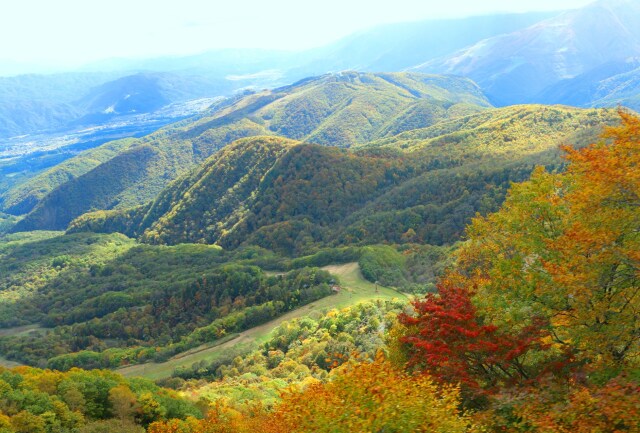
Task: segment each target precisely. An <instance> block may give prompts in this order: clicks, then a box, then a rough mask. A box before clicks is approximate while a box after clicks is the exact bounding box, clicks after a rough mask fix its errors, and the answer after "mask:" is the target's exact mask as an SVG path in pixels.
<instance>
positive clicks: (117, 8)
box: [0, 0, 591, 65]
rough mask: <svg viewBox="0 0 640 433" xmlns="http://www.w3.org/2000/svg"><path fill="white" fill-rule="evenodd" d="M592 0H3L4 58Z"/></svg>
mask: <svg viewBox="0 0 640 433" xmlns="http://www.w3.org/2000/svg"><path fill="white" fill-rule="evenodd" d="M590 2H591V0H388V1H380V0H313V1H305V0H226V1H218V0H176V1H167V0H0V38H1V40H2V43H0V62H1V61H11V62H16V61H17V62H26V63H47V64H59V65H68V64H80V63H83V62H88V61H92V60H96V59H101V58H108V57H134V56H145V57H150V56H157V55H164V54H191V53H196V52H202V51H205V50H208V49H213V48H226V47H228V48H237V47H246V48H249V47H250V48H281V49H300V48H309V47H313V46H319V45H323V44H325V43H328V42H331V41H333V40H336V39H338V38H340V37H342V36H345V35H347V34H349V33H352V32H354V31H356V30H360V29H363V28H367V27H371V26H374V25H376V24H380V23H389V22H401V21H415V20H420V19H429V18H445V17H446V18H450V17H463V16H469V15H478V14H485V13H491V12H497V11H501V12H502V11H531V10H559V9H570V8H574V7H579V6H581V5H584V4H587V3H590Z"/></svg>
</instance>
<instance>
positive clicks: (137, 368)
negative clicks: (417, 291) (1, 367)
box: [117, 263, 406, 379]
mask: <svg viewBox="0 0 640 433" xmlns="http://www.w3.org/2000/svg"><path fill="white" fill-rule="evenodd" d="M323 269H325V270H327V271H329V272H331V273H332V274H333V275H335V276H337V277H338V278H339V280H340V285H341V290H340V292H339V293H336V294H335V295H331V296H328V297H326V298H323V299H320V300H319V301H316V302H313V303H311V304H308V305H305V306H304V307H301V308H298V309H295V310H293V311H290V312H288V313H287V314H284V315H282V316H280V317H278V318H277V319H274V320H272V321H270V322H267V323H265V324H263V325H260V326H256V327H255V328H251V329H249V330H247V331H244V332H241V333H239V334H235V335H232V336H228V337H227V338H226V339H225V340H224V341H218V342H216V343H213V344H208V345H204V346H200V347H199V348H196V349H193V350H190V351H188V352H185V353H181V354H179V355H176V356H174V357H173V358H171V359H170V360H168V361H167V362H163V363H146V364H139V365H132V366H128V367H124V368H121V369H118V370H117V371H118V373H121V374H123V375H125V376H128V377H131V376H143V377H146V378H149V379H162V378H165V377H169V376H171V374H172V373H173V371H174V370H175V369H176V368H178V367H188V366H191V365H192V364H194V363H196V362H200V361H203V360H204V361H208V362H210V361H213V360H214V359H216V358H217V357H219V356H221V354H223V353H225V351H226V350H229V349H230V348H232V347H233V348H234V350H238V349H240V350H243V351H244V350H246V351H250V350H252V349H253V348H255V347H257V346H259V345H260V344H261V343H263V342H265V341H266V340H268V339H269V336H270V335H271V333H272V332H273V330H274V329H275V328H276V327H277V326H278V325H280V324H281V323H282V322H284V321H287V320H291V319H295V318H298V317H304V316H308V315H310V314H312V313H316V312H318V313H319V312H322V311H325V310H329V309H332V308H344V307H348V306H350V305H355V304H358V303H360V302H365V301H370V300H374V299H389V300H390V299H398V298H406V295H404V294H402V293H399V292H397V291H395V290H393V289H390V288H388V287H381V286H377V287H376V285H374V284H372V283H370V282H369V281H367V280H365V279H364V278H363V277H362V274H361V273H360V268H359V267H358V264H357V263H347V264H344V265H331V266H326V267H324V268H323Z"/></svg>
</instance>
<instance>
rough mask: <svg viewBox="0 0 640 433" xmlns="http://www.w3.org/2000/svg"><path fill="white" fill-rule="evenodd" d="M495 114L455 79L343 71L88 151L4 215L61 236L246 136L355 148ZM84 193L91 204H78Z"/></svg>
mask: <svg viewBox="0 0 640 433" xmlns="http://www.w3.org/2000/svg"><path fill="white" fill-rule="evenodd" d="M489 106H490V105H489V103H488V102H487V101H486V99H485V98H484V96H483V95H482V93H481V92H480V90H479V89H478V88H477V86H476V85H475V84H474V83H472V82H471V81H469V80H466V79H461V78H455V77H440V76H431V75H423V74H405V73H399V74H358V73H341V74H332V75H327V76H322V77H318V78H314V79H307V80H303V81H301V82H300V83H297V84H294V85H292V86H287V87H284V88H280V89H276V90H273V91H264V92H260V93H256V94H252V95H248V96H246V97H242V98H237V99H236V100H230V101H227V102H224V103H221V104H220V106H218V107H217V108H215V109H214V113H213V115H212V116H210V117H203V118H202V119H199V120H196V121H185V122H181V123H178V124H176V125H174V126H172V127H167V128H164V129H161V130H160V131H158V132H156V133H154V134H151V135H149V136H147V137H144V138H141V139H137V140H135V141H133V142H130V141H124V142H120V143H117V142H116V144H114V143H108V144H105V145H104V146H101V147H98V148H96V149H94V150H91V151H88V152H87V153H85V154H82V155H79V156H78V157H76V158H72V159H70V160H68V161H66V162H64V163H62V164H61V165H60V166H58V167H54V168H53V169H51V170H49V171H47V172H45V173H43V174H41V175H39V176H38V177H37V178H35V179H34V180H32V181H27V182H26V183H24V184H22V185H20V186H18V187H16V189H10V190H9V191H8V192H6V193H4V194H3V197H4V202H3V209H5V210H6V211H9V210H11V211H18V212H21V213H23V212H28V211H31V210H33V211H32V213H31V214H30V215H29V216H28V217H27V218H26V219H25V220H24V222H22V223H21V224H20V226H19V227H18V230H30V229H64V228H65V227H66V226H67V224H68V223H69V222H70V221H71V219H72V218H74V217H76V216H79V215H81V214H82V213H84V212H86V211H88V210H91V209H110V208H113V207H120V208H123V207H127V206H131V205H136V204H143V203H145V202H147V201H149V200H151V199H153V198H155V196H156V195H157V194H158V193H159V192H160V191H161V190H162V188H163V187H165V186H166V185H167V184H168V183H169V182H170V181H171V180H173V179H175V178H176V177H178V176H179V175H180V174H184V173H186V172H187V171H188V170H189V169H192V168H194V167H195V166H196V165H197V164H198V163H200V162H202V161H203V160H204V159H205V158H207V157H209V156H210V155H212V154H213V153H215V152H216V151H217V150H218V149H220V148H222V147H224V146H225V145H227V144H229V143H231V142H232V141H234V140H237V139H239V138H243V137H247V136H256V135H280V136H284V137H288V138H294V139H300V140H306V141H310V142H314V143H319V144H324V145H331V146H340V147H349V146H352V145H354V144H357V143H365V142H367V141H370V140H372V139H376V138H382V137H386V136H391V135H393V134H396V133H398V132H402V131H406V130H410V129H415V128H420V127H426V126H430V125H432V124H434V123H436V122H438V121H441V120H446V119H450V118H455V117H460V116H463V115H467V114H470V113H475V112H478V111H481V110H483V109H486V108H488V107H489ZM105 149H108V150H106V151H105ZM143 149H146V150H143ZM114 150H115V151H116V154H115V155H114V154H113V151H114ZM140 153H145V155H146V156H143V157H142V158H140V157H139V156H140ZM131 171H134V172H131ZM140 173H144V175H140ZM61 175H63V176H66V179H65V178H64V177H61ZM69 177H72V179H70V181H69V183H68V184H66V185H65V182H66V181H67V180H69ZM98 177H99V180H96V178H98ZM111 184H113V186H112V185H111ZM56 188H64V190H57V189H56ZM49 192H50V194H49V195H44V194H47V193H49ZM85 193H86V194H87V195H88V196H87V197H86V199H83V200H78V199H77V197H78V196H79V195H83V194H85ZM43 195H44V197H43ZM92 195H93V196H99V198H98V197H97V198H95V199H92Z"/></svg>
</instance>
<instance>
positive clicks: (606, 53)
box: [413, 0, 640, 106]
mask: <svg viewBox="0 0 640 433" xmlns="http://www.w3.org/2000/svg"><path fill="white" fill-rule="evenodd" d="M639 57H640V2H638V1H637V0H601V1H597V2H595V3H592V4H590V5H588V6H586V7H584V8H581V9H578V10H574V11H569V12H565V13H563V14H560V15H558V16H557V17H553V18H549V19H547V20H544V21H541V22H539V23H536V24H534V25H532V26H529V27H526V28H523V29H521V30H517V31H515V32H512V33H508V34H504V35H499V36H494V37H491V38H487V39H483V40H481V41H478V42H477V43H475V44H473V45H471V46H469V47H467V48H464V49H462V50H460V51H457V52H455V53H453V54H450V55H447V56H444V57H442V58H439V59H435V60H430V61H428V62H426V63H423V64H422V65H419V66H417V67H415V68H413V69H414V70H417V71H422V72H431V73H434V72H437V73H448V74H454V75H461V76H465V77H469V78H471V79H473V80H475V81H476V82H477V83H478V84H479V85H480V87H481V88H482V89H483V90H484V91H485V92H486V94H487V95H488V97H489V98H490V99H491V101H492V102H493V103H494V104H496V105H501V106H502V105H510V104H517V103H531V102H543V103H544V102H548V99H545V98H544V96H545V95H546V96H547V97H548V96H549V95H550V94H551V95H554V96H556V98H555V101H554V102H560V103H568V102H569V101H565V100H560V99H561V98H558V96H560V95H564V94H567V93H572V92H568V91H567V92H564V91H562V90H561V88H562V87H563V86H569V87H575V86H576V85H577V86H578V88H579V89H580V90H581V92H582V98H581V102H582V103H581V104H580V105H584V106H587V105H596V104H597V102H598V101H599V100H602V99H603V97H604V98H606V97H607V95H602V94H600V95H597V92H594V91H589V88H591V87H593V86H594V85H595V84H596V83H594V81H596V82H599V81H602V80H603V79H607V78H608V79H610V78H611V77H612V75H608V74H607V71H608V72H609V73H610V74H613V76H615V75H616V74H617V73H619V72H620V69H619V68H615V67H613V68H612V67H611V66H612V65H613V64H618V65H620V64H621V63H623V62H628V61H629V60H632V59H634V58H639ZM631 64H633V60H632V62H631ZM623 69H624V68H623ZM622 72H623V73H624V72H626V71H624V70H622ZM576 77H580V78H579V81H580V84H576V81H574V80H573V79H575V78H576ZM595 87H597V88H598V87H599V86H597V85H595ZM551 89H553V90H551ZM599 89H600V90H602V89H603V88H602V87H599ZM609 91H610V92H614V91H615V89H613V88H609ZM569 99H571V98H569ZM618 100H619V101H620V102H622V103H624V100H625V98H621V99H618Z"/></svg>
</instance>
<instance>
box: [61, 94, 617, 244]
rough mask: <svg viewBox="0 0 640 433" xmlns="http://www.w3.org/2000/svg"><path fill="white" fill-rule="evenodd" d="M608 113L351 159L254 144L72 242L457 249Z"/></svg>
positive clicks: (458, 128)
mask: <svg viewBox="0 0 640 433" xmlns="http://www.w3.org/2000/svg"><path fill="white" fill-rule="evenodd" d="M616 121H617V115H616V114H615V112H614V111H607V110H580V109H571V108H564V107H544V106H516V107H509V108H504V109H499V110H490V111H486V112H483V113H480V114H476V115H471V116H465V117H463V118H461V119H459V120H451V121H448V122H440V123H438V124H436V125H434V126H431V127H428V128H421V129H416V130H413V131H410V132H405V133H402V134H399V135H397V136H394V137H390V138H385V139H381V140H378V141H374V142H373V143H370V144H367V145H362V146H359V147H358V149H357V150H355V151H353V150H342V149H336V148H332V147H322V146H317V145H310V144H300V143H294V142H290V141H286V140H282V139H279V138H275V137H274V138H266V137H265V138H256V139H244V140H240V141H238V142H236V143H235V144H233V145H232V146H228V147H226V148H225V149H224V150H223V151H221V152H219V153H217V154H215V155H214V156H212V157H211V158H209V159H208V160H206V161H205V163H204V164H203V165H202V166H201V168H199V169H196V170H194V171H193V172H192V173H191V174H189V175H187V176H184V177H183V178H181V179H179V180H178V181H176V182H174V183H173V184H172V185H171V186H170V187H168V188H167V189H165V190H164V191H163V192H162V193H161V194H160V195H159V196H158V198H157V199H156V200H155V201H154V202H152V203H151V204H149V205H145V206H141V207H138V208H134V209H129V210H123V211H117V210H116V211H110V212H103V211H99V212H93V213H88V214H86V215H84V216H82V217H80V218H78V219H76V220H75V221H74V222H73V223H72V224H71V226H70V229H69V230H70V232H76V231H84V230H91V231H97V232H114V231H120V232H122V233H126V234H127V235H129V236H133V237H138V238H139V239H140V240H142V241H143V242H147V243H160V244H175V243H179V242H203V243H209V244H211V243H216V244H218V245H221V246H223V247H225V248H235V247H237V246H238V245H241V244H245V245H247V244H254V245H260V246H262V247H265V248H267V249H270V250H274V251H278V252H280V253H285V254H289V255H291V254H293V255H301V254H309V253H312V252H314V251H316V250H317V249H319V248H322V247H323V246H340V245H353V244H355V245H364V244H373V243H381V242H390V243H404V242H417V243H430V244H443V243H450V242H453V241H455V240H457V239H458V237H459V236H460V234H461V232H462V230H463V228H464V226H465V224H466V223H467V222H468V221H469V219H470V218H471V217H472V216H473V215H475V213H476V212H481V213H486V212H489V211H493V210H496V209H497V208H498V206H499V205H500V203H501V202H502V200H503V197H504V194H505V192H506V189H507V188H508V187H509V182H512V181H520V180H523V179H526V178H527V177H528V176H529V174H530V172H531V170H532V168H533V166H534V165H535V164H547V165H548V166H549V167H551V168H560V166H561V160H560V158H559V153H558V146H559V145H560V144H563V143H566V142H574V143H586V142H587V141H588V140H593V139H594V137H596V136H597V134H598V133H599V131H600V128H601V125H603V124H607V123H615V122H616Z"/></svg>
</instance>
